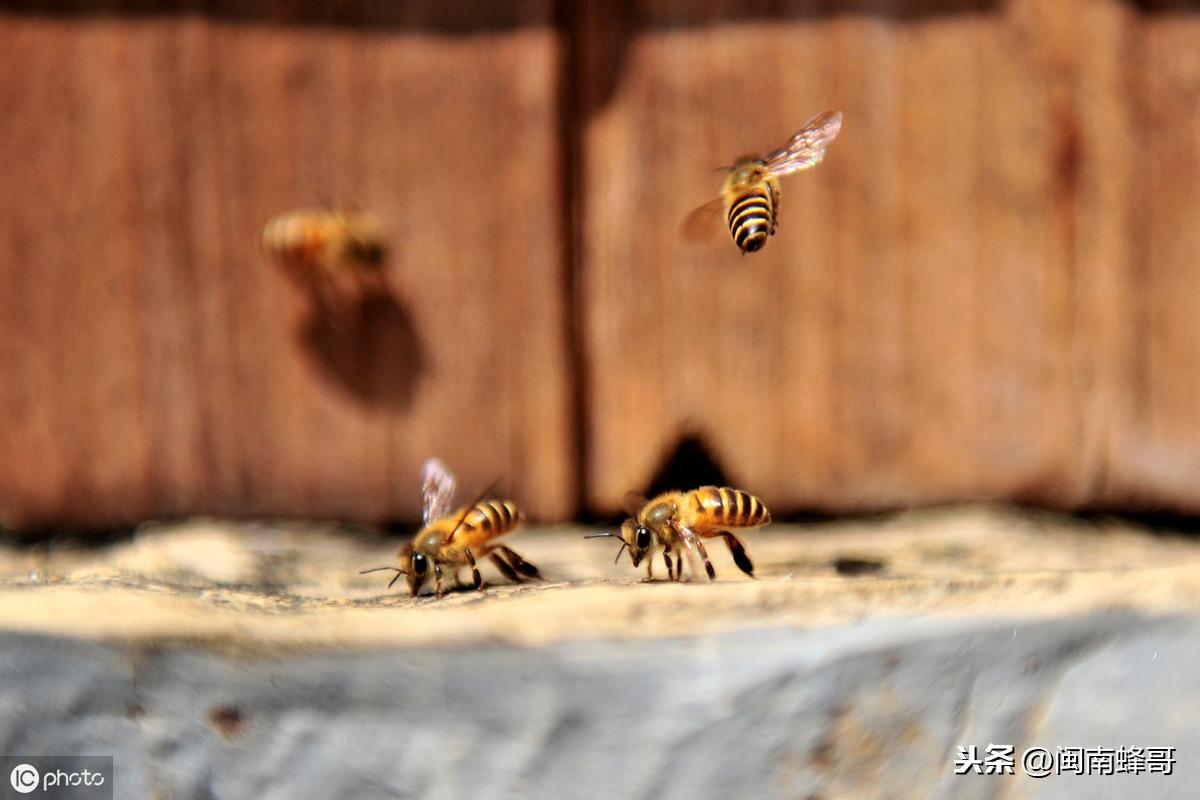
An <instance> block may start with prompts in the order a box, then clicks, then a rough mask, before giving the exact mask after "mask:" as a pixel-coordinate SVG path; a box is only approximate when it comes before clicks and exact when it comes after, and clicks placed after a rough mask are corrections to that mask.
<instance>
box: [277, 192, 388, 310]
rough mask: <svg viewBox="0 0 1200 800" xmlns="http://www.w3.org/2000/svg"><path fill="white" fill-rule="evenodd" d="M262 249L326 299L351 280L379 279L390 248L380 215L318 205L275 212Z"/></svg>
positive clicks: (290, 275) (295, 278) (290, 273)
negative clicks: (331, 208)
mask: <svg viewBox="0 0 1200 800" xmlns="http://www.w3.org/2000/svg"><path fill="white" fill-rule="evenodd" d="M259 248H260V249H261V250H262V252H263V253H265V254H266V255H267V256H269V257H270V258H272V259H274V260H275V261H277V262H278V263H279V264H280V266H282V267H283V268H284V271H285V272H286V273H287V274H288V276H289V277H291V278H292V279H293V280H295V281H296V282H297V283H299V284H300V285H302V286H306V287H307V286H315V287H316V288H317V289H318V291H320V292H321V293H322V296H323V297H324V298H325V299H330V296H331V295H335V294H336V293H337V292H338V286H339V285H340V284H342V283H344V282H345V281H346V280H347V279H349V280H353V281H355V282H359V283H361V282H367V281H371V280H378V279H379V277H380V275H381V273H382V268H383V265H384V262H385V260H386V258H387V251H388V247H387V241H386V236H385V233H384V229H383V225H382V224H381V223H380V222H379V220H378V219H377V218H376V217H375V216H374V215H372V214H368V213H366V212H362V211H321V210H312V209H301V210H298V211H288V212H286V213H283V214H279V215H277V216H275V217H272V218H271V219H270V220H268V221H267V224H266V225H264V226H263V229H262V232H261V233H260V234H259Z"/></svg>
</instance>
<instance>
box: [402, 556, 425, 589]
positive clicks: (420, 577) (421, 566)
mask: <svg viewBox="0 0 1200 800" xmlns="http://www.w3.org/2000/svg"><path fill="white" fill-rule="evenodd" d="M429 568H430V564H429V556H427V555H425V554H424V553H422V552H421V551H420V550H415V549H414V550H413V551H412V555H411V556H410V557H409V559H408V574H407V575H406V576H405V577H407V578H408V593H409V594H411V595H412V596H413V597H416V596H417V592H419V591H421V587H422V586H424V585H425V581H426V580H427V579H428V578H429Z"/></svg>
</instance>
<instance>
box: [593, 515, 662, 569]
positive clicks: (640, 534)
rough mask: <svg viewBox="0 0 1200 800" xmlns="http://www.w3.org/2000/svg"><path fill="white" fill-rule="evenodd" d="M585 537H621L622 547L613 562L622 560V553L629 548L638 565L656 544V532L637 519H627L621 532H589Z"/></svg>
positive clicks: (635, 563) (634, 563) (630, 556)
mask: <svg viewBox="0 0 1200 800" xmlns="http://www.w3.org/2000/svg"><path fill="white" fill-rule="evenodd" d="M583 538H585V539H620V540H621V549H619V550H618V551H617V557H616V558H615V559H613V563H614V564H615V563H617V562H618V561H620V560H621V554H622V553H624V552H625V549H626V548H629V558H630V560H631V561H633V565H634V566H635V567H636V566H637V565H638V564H640V563H642V559H644V558H645V557H646V555H647V554H648V553H649V552H650V549H651V548H652V547H653V546H654V534H653V533H652V532H651V531H650V529H649V528H647V527H646V526H645V525H642V524H641V523H640V522H638V521H637V520H635V519H627V520H625V522H623V523H622V524H621V532H620V533H611V532H607V531H606V532H604V533H589V534H588V535H587V536H584V537H583Z"/></svg>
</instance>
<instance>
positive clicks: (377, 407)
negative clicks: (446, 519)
mask: <svg viewBox="0 0 1200 800" xmlns="http://www.w3.org/2000/svg"><path fill="white" fill-rule="evenodd" d="M28 5H31V6H34V8H32V9H29V8H25V7H23V6H20V5H19V6H18V7H17V8H15V9H14V8H9V7H8V6H7V4H6V6H5V7H0V41H2V42H3V44H4V46H3V47H2V48H0V74H3V75H4V76H5V77H4V79H2V80H0V108H3V109H4V113H3V114H2V115H0V143H2V144H0V147H3V154H4V162H5V168H4V170H3V177H0V285H3V287H4V290H3V292H0V365H2V367H0V369H2V371H3V381H0V414H2V415H3V417H4V420H5V421H4V424H3V426H2V427H0V452H2V453H3V462H2V463H0V525H8V526H13V527H24V526H39V525H56V524H67V525H73V524H78V525H84V526H103V525H116V524H125V523H130V522H136V521H138V520H141V519H145V518H147V517H156V516H162V515H166V516H173V515H179V514H189V513H196V512H199V511H203V512H207V513H216V514H231V515H236V516H247V515H300V516H318V517H321V516H339V517H351V518H356V519H368V520H371V519H375V520H378V519H385V518H389V517H404V518H412V517H413V516H415V515H417V514H418V513H419V511H418V485H417V483H418V480H419V475H418V472H419V465H420V463H421V461H422V460H423V459H424V458H426V457H428V456H429V455H433V454H437V455H441V456H442V457H443V458H445V459H446V460H447V461H448V462H449V463H450V464H451V465H452V466H453V467H454V468H455V469H456V470H457V471H458V472H459V474H460V478H461V479H462V483H463V484H464V486H465V487H466V488H467V490H468V491H470V490H471V489H473V488H478V487H480V486H482V485H483V484H485V483H487V482H488V481H490V480H492V479H493V478H495V477H497V476H498V475H503V476H504V477H505V478H506V483H505V486H506V488H507V489H508V490H509V491H510V492H511V493H512V494H514V495H515V496H516V497H517V498H519V499H520V500H521V501H522V503H523V505H525V506H527V507H528V508H529V510H530V512H531V513H532V514H534V515H537V516H540V517H561V516H563V515H565V514H567V513H568V512H569V511H570V510H572V509H573V508H574V499H573V497H572V492H573V489H574V487H573V483H572V480H571V474H570V471H569V462H568V457H567V449H568V437H567V425H568V421H567V414H568V400H567V395H566V390H567V386H566V382H565V381H566V361H565V349H564V347H563V337H562V335H561V331H562V329H563V327H564V313H565V309H564V305H563V302H562V292H561V290H560V282H561V266H562V254H561V236H560V224H559V221H560V216H561V210H560V209H561V202H560V199H559V195H560V191H559V183H560V170H559V163H558V155H557V154H558V144H557V137H558V126H559V119H558V112H557V96H558V91H559V83H558V75H559V44H558V41H557V38H556V35H555V32H554V30H553V28H552V27H551V24H552V19H551V11H552V9H551V4H550V3H549V2H540V1H537V0H535V1H534V2H524V3H516V4H506V8H507V9H508V10H506V11H503V12H497V11H487V10H486V9H484V8H483V7H482V5H480V6H479V7H477V8H475V9H474V10H473V11H472V10H470V9H467V10H462V11H455V10H453V9H450V8H447V7H445V6H446V4H445V3H438V2H432V1H426V0H421V1H420V2H413V3H403V4H387V3H384V4H378V3H375V4H370V3H359V4H352V5H350V6H345V5H343V6H341V7H339V9H338V10H337V12H336V13H333V11H331V7H326V6H324V5H323V6H322V7H321V8H316V7H314V6H313V5H312V4H303V3H302V4H288V3H284V4H264V3H249V4H238V5H237V7H226V6H214V7H212V8H209V9H207V10H208V11H209V12H211V13H209V14H204V13H194V12H195V11H196V10H197V9H194V8H193V6H192V5H191V4H179V5H178V6H171V5H170V4H168V5H167V6H163V7H161V8H156V9H154V13H148V12H149V11H150V9H148V8H146V7H144V6H142V5H138V4H133V5H130V4H126V3H115V4H112V5H104V4H94V3H83V4H71V3H51V4H48V5H47V4H28ZM43 12H50V13H43ZM107 12H115V13H107ZM344 203H353V204H357V205H359V206H361V207H363V208H366V209H369V210H371V211H373V212H374V213H375V214H377V215H378V216H379V217H380V218H381V219H382V220H383V221H384V222H385V224H386V225H387V227H388V228H389V229H390V230H391V232H392V236H393V241H394V245H395V257H394V258H393V260H392V262H391V265H390V266H391V270H390V272H389V275H388V290H387V291H386V292H384V293H381V294H378V295H376V296H373V297H372V299H371V300H370V301H369V302H367V303H364V304H363V306H362V307H361V308H359V309H357V315H356V316H354V318H353V319H352V321H351V322H349V323H341V324H335V323H334V322H332V321H331V320H330V319H328V318H327V317H326V316H324V315H321V314H319V313H317V311H316V306H315V304H314V302H313V300H312V298H311V297H309V296H307V295H306V294H304V293H303V292H301V291H298V290H297V288H296V287H294V286H292V285H291V284H289V283H288V282H287V281H286V280H285V278H284V277H283V276H282V275H281V274H280V272H279V271H278V270H276V269H274V268H272V267H271V266H270V265H268V264H267V263H265V262H264V261H263V260H262V258H261V257H260V256H259V254H258V252H257V251H256V248H255V239H256V234H257V231H258V228H259V226H261V225H262V223H263V222H264V221H265V220H266V219H267V218H268V217H270V216H271V215H272V214H275V213H277V212H280V211H284V210H287V209H290V208H294V207H297V206H312V205H320V204H344Z"/></svg>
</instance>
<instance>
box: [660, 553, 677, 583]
mask: <svg viewBox="0 0 1200 800" xmlns="http://www.w3.org/2000/svg"><path fill="white" fill-rule="evenodd" d="M663 561H665V562H667V580H669V581H673V580H675V565H674V564H673V563H671V553H670V551H669V550H663Z"/></svg>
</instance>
